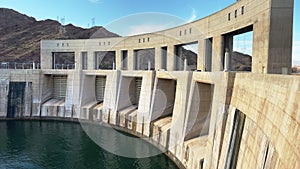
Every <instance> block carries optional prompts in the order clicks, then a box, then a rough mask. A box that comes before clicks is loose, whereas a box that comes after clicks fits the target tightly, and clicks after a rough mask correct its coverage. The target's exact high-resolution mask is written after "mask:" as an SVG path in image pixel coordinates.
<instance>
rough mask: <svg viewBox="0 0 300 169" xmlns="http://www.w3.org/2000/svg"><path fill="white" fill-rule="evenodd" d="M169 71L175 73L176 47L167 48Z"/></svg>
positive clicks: (169, 46)
mask: <svg viewBox="0 0 300 169" xmlns="http://www.w3.org/2000/svg"><path fill="white" fill-rule="evenodd" d="M167 57H168V58H167V60H168V62H167V70H168V71H173V70H175V46H174V45H168V48H167Z"/></svg>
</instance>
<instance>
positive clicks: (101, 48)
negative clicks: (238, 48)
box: [0, 0, 300, 169]
mask: <svg viewBox="0 0 300 169" xmlns="http://www.w3.org/2000/svg"><path fill="white" fill-rule="evenodd" d="M293 5H294V1H293V0H263V1H262V0H239V1H237V2H236V3H234V4H232V5H231V6H229V7H227V8H225V9H222V10H220V11H218V12H216V13H214V14H212V15H209V16H207V17H205V18H202V19H200V20H197V21H194V22H191V23H187V24H184V25H181V26H178V27H175V28H171V29H168V30H163V31H159V32H154V33H147V34H141V35H135V36H128V37H114V38H101V39H84V40H42V41H41V63H40V69H36V68H35V67H36V66H33V67H32V68H30V69H5V67H2V68H1V69H0V72H1V74H0V117H1V118H3V119H6V118H8V119H13V118H16V119H17V118H24V119H35V118H49V119H66V120H85V121H89V122H93V123H106V124H108V125H111V126H113V127H115V128H117V129H121V130H124V131H126V132H128V133H131V134H134V135H137V136H139V137H143V138H150V140H151V142H152V143H153V144H154V145H156V146H157V147H160V148H161V149H163V150H165V151H167V152H166V153H167V154H168V155H169V156H170V157H171V159H172V160H174V161H175V162H176V163H177V164H178V166H179V167H180V168H187V169H196V168H197V169H223V168H226V169H229V168H264V169H268V168H269V169H271V168H272V169H273V168H275V169H282V168H289V169H298V168H300V162H299V161H300V144H299V143H300V134H299V133H300V103H299V99H300V76H294V75H290V74H291V60H292V35H293V31H292V27H293V7H294V6H293ZM246 32H253V40H252V61H251V70H246V71H238V70H235V69H233V66H232V56H233V45H234V40H233V37H234V36H236V35H239V34H243V33H246ZM189 45H194V46H197V52H196V53H197V55H196V56H195V57H188V56H190V55H184V54H183V53H184V50H185V47H186V46H189ZM62 60H63V64H62ZM192 60H193V61H194V62H193V61H192ZM2 66H3V65H2ZM74 139H76V138H74Z"/></svg>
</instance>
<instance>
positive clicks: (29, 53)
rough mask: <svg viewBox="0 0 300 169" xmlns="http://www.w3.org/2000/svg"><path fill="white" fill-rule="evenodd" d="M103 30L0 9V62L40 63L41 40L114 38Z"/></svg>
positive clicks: (114, 35) (113, 34)
mask: <svg viewBox="0 0 300 169" xmlns="http://www.w3.org/2000/svg"><path fill="white" fill-rule="evenodd" d="M116 36H119V35H117V34H115V33H112V32H109V31H108V30H106V29H105V28H103V27H100V26H96V27H92V28H90V29H84V28H80V27H76V26H74V25H72V24H68V25H61V24H60V23H59V22H57V21H54V20H50V19H48V20H43V21H36V19H34V18H32V17H28V16H26V15H23V14H20V13H18V12H17V11H14V10H12V9H6V8H0V62H39V61H40V41H41V40H42V39H89V38H103V37H116Z"/></svg>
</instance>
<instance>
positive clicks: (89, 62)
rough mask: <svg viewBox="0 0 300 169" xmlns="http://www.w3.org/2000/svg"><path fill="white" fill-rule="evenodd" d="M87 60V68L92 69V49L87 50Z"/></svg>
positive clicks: (93, 56) (93, 63)
mask: <svg viewBox="0 0 300 169" xmlns="http://www.w3.org/2000/svg"><path fill="white" fill-rule="evenodd" d="M87 52H88V53H87V58H88V59H87V62H88V70H94V69H95V54H94V51H93V50H88V51H87Z"/></svg>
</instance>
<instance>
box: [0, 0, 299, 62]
mask: <svg viewBox="0 0 300 169" xmlns="http://www.w3.org/2000/svg"><path fill="white" fill-rule="evenodd" d="M235 1H236V0H185V1H182V0H180V1H179V0H0V7H5V8H11V9H14V10H16V11H19V12H21V13H23V14H26V15H28V16H32V17H35V18H36V19H37V20H44V19H53V20H59V21H61V18H65V22H64V23H65V24H68V23H72V24H73V25H76V26H80V27H91V26H92V25H93V21H92V18H95V21H94V23H95V25H98V26H105V27H107V28H108V29H109V28H111V29H113V28H116V27H118V28H119V29H118V30H114V29H113V30H112V31H119V32H116V33H119V34H121V35H124V34H134V32H130V31H129V32H122V29H121V28H122V27H121V26H120V23H118V24H119V26H116V25H113V24H114V23H116V22H117V21H118V20H119V19H120V18H123V19H124V17H125V18H126V16H130V17H135V16H136V15H137V14H140V13H148V14H149V12H150V13H156V14H157V13H160V14H163V15H164V17H154V18H152V19H151V18H149V19H142V20H140V21H139V22H136V21H135V22H134V23H133V22H130V21H129V19H128V20H127V22H125V21H124V22H123V23H124V25H122V26H123V27H124V26H128V27H130V25H131V27H130V28H132V30H131V31H139V30H141V29H146V26H147V24H148V28H149V30H146V31H151V30H154V31H155V30H156V29H163V28H167V27H172V26H175V25H176V24H181V23H183V22H187V21H193V20H197V19H200V18H202V17H205V16H207V15H210V14H212V13H214V12H216V11H218V10H220V9H223V8H225V7H226V6H228V5H230V4H232V3H234V2H235ZM299 11H300V2H299V0H295V10H294V50H293V60H299V64H300V23H299V17H298V16H300V14H299ZM145 17H146V16H145ZM139 18H143V17H139ZM170 18H171V20H172V22H168V23H169V24H167V25H166V24H165V22H166V20H168V19H169V20H168V21H170ZM125 20H126V19H125ZM146 22H147V23H146ZM125 23H126V24H127V25H126V24H125ZM133 24H135V25H134V26H135V27H133ZM123 30H124V29H123Z"/></svg>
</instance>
